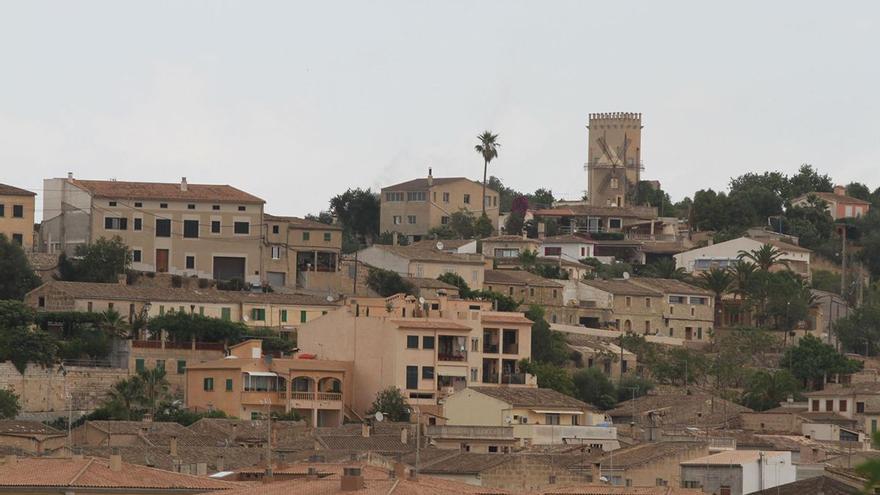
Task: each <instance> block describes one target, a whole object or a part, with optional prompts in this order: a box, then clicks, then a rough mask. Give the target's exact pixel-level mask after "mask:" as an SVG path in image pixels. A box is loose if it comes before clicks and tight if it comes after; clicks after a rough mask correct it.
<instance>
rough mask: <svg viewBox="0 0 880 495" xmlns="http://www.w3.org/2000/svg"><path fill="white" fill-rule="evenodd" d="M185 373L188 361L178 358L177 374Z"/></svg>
mask: <svg viewBox="0 0 880 495" xmlns="http://www.w3.org/2000/svg"><path fill="white" fill-rule="evenodd" d="M184 373H186V361H184V360H183V359H178V360H177V374H178V375H182V374H184Z"/></svg>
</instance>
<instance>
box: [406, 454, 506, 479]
mask: <svg viewBox="0 0 880 495" xmlns="http://www.w3.org/2000/svg"><path fill="white" fill-rule="evenodd" d="M447 452H448V451H447ZM453 452H455V455H453V456H451V457H444V458H440V459H436V460H435V461H434V462H426V463H424V464H421V465H420V467H419V472H421V473H425V474H478V473H481V472H483V471H485V470H487V469H490V468H493V467H495V466H500V465H501V464H506V463H508V462H510V461H512V460H513V457H512V456H510V455H504V454H477V453H473V452H457V451H453ZM420 461H421V459H420ZM421 462H425V461H421Z"/></svg>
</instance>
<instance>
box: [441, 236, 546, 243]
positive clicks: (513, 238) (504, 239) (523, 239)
mask: <svg viewBox="0 0 880 495" xmlns="http://www.w3.org/2000/svg"><path fill="white" fill-rule="evenodd" d="M443 242H444V244H445V243H446V241H443ZM483 242H484V243H485V242H523V243H527V244H540V242H541V241H539V240H538V239H529V238H527V237H523V236H521V235H496V236H493V237H487V238H485V239H483Z"/></svg>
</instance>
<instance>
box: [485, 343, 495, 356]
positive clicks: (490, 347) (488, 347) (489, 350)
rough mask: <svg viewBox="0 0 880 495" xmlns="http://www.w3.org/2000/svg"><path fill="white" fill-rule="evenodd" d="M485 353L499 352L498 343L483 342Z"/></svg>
mask: <svg viewBox="0 0 880 495" xmlns="http://www.w3.org/2000/svg"><path fill="white" fill-rule="evenodd" d="M483 354H498V344H483Z"/></svg>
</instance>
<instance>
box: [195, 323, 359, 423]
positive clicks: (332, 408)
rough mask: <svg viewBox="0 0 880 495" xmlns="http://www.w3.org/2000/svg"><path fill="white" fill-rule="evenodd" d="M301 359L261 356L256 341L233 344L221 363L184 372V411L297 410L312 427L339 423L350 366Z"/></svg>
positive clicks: (251, 414) (252, 413) (241, 414)
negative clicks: (185, 409)
mask: <svg viewBox="0 0 880 495" xmlns="http://www.w3.org/2000/svg"><path fill="white" fill-rule="evenodd" d="M305 357H306V356H300V357H299V358H275V359H273V358H271V356H263V354H262V341H260V340H248V341H245V342H242V343H240V344H238V345H235V346H232V347H231V348H230V349H229V356H227V357H225V358H223V359H217V360H214V361H208V362H204V363H198V364H194V365H192V366H190V367H188V368H187V370H186V407H187V408H189V409H192V410H196V411H206V410H220V411H223V412H225V413H226V414H228V415H230V416H233V417H237V418H242V419H259V418H261V417H265V415H266V413H267V412H268V411H269V410H271V411H272V412H279V413H288V412H290V411H295V412H297V413H298V414H299V415H300V416H302V417H303V418H304V419H305V420H306V421H308V422H309V424H311V425H312V426H340V425H342V421H343V417H344V415H345V413H346V406H347V405H348V404H349V403H350V400H351V399H350V398H351V380H350V377H351V372H352V371H351V370H352V364H351V363H349V362H342V361H326V360H317V359H306V358H305Z"/></svg>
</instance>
